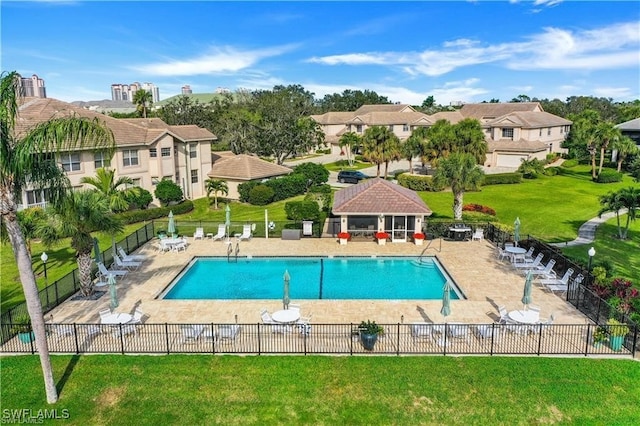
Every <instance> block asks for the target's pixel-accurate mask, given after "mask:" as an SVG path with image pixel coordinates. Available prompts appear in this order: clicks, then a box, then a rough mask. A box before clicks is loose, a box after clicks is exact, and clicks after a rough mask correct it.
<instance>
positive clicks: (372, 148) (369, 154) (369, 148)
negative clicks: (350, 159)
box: [362, 126, 399, 178]
mask: <svg viewBox="0 0 640 426" xmlns="http://www.w3.org/2000/svg"><path fill="white" fill-rule="evenodd" d="M398 145H399V140H398V137H397V136H396V135H395V134H394V133H393V132H392V131H391V130H389V128H388V127H387V126H371V127H369V128H367V130H365V131H364V134H363V135H362V155H363V157H364V158H366V159H367V160H368V161H370V162H372V163H373V164H375V165H376V166H377V172H376V177H380V166H381V165H382V164H383V163H384V164H388V162H389V161H392V159H393V158H394V157H396V156H398V155H399V149H398ZM386 175H387V173H386V171H385V178H386V177H387V176H386Z"/></svg>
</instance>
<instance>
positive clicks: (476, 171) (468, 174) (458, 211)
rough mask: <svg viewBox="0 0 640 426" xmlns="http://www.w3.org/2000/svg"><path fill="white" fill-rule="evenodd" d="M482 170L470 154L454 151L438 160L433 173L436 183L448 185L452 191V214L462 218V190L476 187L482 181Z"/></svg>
mask: <svg viewBox="0 0 640 426" xmlns="http://www.w3.org/2000/svg"><path fill="white" fill-rule="evenodd" d="M483 176H484V172H483V171H482V169H481V168H480V167H478V165H477V164H476V160H475V158H474V157H473V155H471V154H467V153H460V152H455V153H453V154H451V155H449V157H447V158H441V159H440V160H439V161H438V168H437V170H436V174H435V175H434V179H433V180H434V183H435V184H436V185H442V186H446V185H448V186H450V187H451V192H453V216H454V218H455V219H456V220H460V219H462V203H463V197H464V192H465V191H467V190H472V189H477V188H478V186H479V185H480V183H481V182H482V177H483Z"/></svg>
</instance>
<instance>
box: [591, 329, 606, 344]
mask: <svg viewBox="0 0 640 426" xmlns="http://www.w3.org/2000/svg"><path fill="white" fill-rule="evenodd" d="M606 341H607V329H606V328H605V327H603V326H598V328H596V331H595V332H594V333H593V346H595V347H596V348H600V347H602V345H603V344H604V343H605V342H606Z"/></svg>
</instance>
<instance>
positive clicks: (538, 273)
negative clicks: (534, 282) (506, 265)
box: [525, 259, 556, 278]
mask: <svg viewBox="0 0 640 426" xmlns="http://www.w3.org/2000/svg"><path fill="white" fill-rule="evenodd" d="M555 264H556V261H555V259H551V260H550V261H549V262H547V264H546V265H545V266H544V269H541V270H540V269H535V270H534V269H529V270H527V271H525V274H528V273H529V271H530V272H531V275H533V276H534V277H544V278H554V277H555V276H556V273H555V272H553V267H554V266H555Z"/></svg>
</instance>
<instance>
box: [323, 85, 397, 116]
mask: <svg viewBox="0 0 640 426" xmlns="http://www.w3.org/2000/svg"><path fill="white" fill-rule="evenodd" d="M390 103H391V101H389V99H388V98H387V97H386V96H380V95H378V94H377V93H376V92H374V91H371V90H365V91H362V90H349V89H347V90H345V91H343V92H342V93H333V94H331V95H325V96H324V98H322V99H321V100H320V101H318V102H317V104H318V107H319V110H320V111H319V112H320V113H324V112H328V111H355V110H357V109H358V108H360V107H361V106H362V105H379V104H390Z"/></svg>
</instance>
